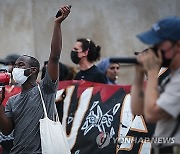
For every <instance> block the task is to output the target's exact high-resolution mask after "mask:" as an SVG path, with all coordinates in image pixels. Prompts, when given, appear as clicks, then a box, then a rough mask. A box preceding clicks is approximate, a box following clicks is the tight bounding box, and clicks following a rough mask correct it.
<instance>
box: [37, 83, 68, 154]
mask: <svg viewBox="0 0 180 154" xmlns="http://www.w3.org/2000/svg"><path fill="white" fill-rule="evenodd" d="M38 89H39V92H40V96H41V100H42V105H43V109H44V118H43V119H40V120H39V121H40V137H41V148H42V154H71V152H70V148H69V145H68V142H67V138H66V135H65V133H64V131H63V128H62V125H61V123H60V121H59V117H58V114H57V109H56V107H55V112H56V113H55V114H56V121H53V120H51V119H49V118H48V116H47V111H46V107H45V104H44V99H43V97H42V93H41V89H40V87H39V85H38ZM54 105H55V104H54Z"/></svg>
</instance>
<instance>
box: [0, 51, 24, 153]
mask: <svg viewBox="0 0 180 154" xmlns="http://www.w3.org/2000/svg"><path fill="white" fill-rule="evenodd" d="M19 57H20V55H18V54H9V55H7V56H6V58H4V59H0V63H1V64H3V66H2V67H1V69H6V70H7V72H9V73H11V80H10V83H9V85H6V86H5V97H4V100H3V102H2V105H3V106H6V103H7V101H8V99H9V98H10V97H11V96H13V95H16V94H18V93H20V92H21V87H20V86H18V85H17V83H16V82H15V81H14V80H13V77H12V70H13V67H14V64H15V62H16V60H17V59H18V58H19ZM0 138H2V140H1V143H0V144H1V146H2V148H3V153H9V152H10V150H11V148H12V146H13V133H11V134H10V135H8V136H5V135H3V134H2V132H0Z"/></svg>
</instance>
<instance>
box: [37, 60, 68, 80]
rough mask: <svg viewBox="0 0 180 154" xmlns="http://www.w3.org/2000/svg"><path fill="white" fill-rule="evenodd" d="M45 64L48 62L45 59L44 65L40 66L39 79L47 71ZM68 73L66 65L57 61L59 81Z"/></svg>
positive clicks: (65, 77)
mask: <svg viewBox="0 0 180 154" xmlns="http://www.w3.org/2000/svg"><path fill="white" fill-rule="evenodd" d="M47 64H48V61H45V62H44V66H43V68H42V73H41V80H42V79H43V78H44V77H45V74H46V71H47ZM68 74H69V70H68V68H67V66H66V65H64V64H63V63H61V62H59V81H64V80H66V79H67V78H68Z"/></svg>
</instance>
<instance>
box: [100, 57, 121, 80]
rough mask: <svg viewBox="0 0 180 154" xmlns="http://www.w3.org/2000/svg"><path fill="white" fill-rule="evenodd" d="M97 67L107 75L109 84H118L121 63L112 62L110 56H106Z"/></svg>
mask: <svg viewBox="0 0 180 154" xmlns="http://www.w3.org/2000/svg"><path fill="white" fill-rule="evenodd" d="M97 67H98V68H99V69H100V70H101V71H102V72H103V73H104V74H105V75H106V77H107V79H108V84H117V79H118V73H119V68H120V64H119V63H111V62H110V61H109V58H105V59H103V60H101V61H100V62H99V63H98V65H97Z"/></svg>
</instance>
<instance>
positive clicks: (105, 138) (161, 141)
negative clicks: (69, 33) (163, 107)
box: [96, 132, 175, 148]
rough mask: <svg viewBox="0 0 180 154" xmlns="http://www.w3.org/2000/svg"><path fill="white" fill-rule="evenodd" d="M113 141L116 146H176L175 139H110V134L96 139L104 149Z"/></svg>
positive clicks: (128, 137)
mask: <svg viewBox="0 0 180 154" xmlns="http://www.w3.org/2000/svg"><path fill="white" fill-rule="evenodd" d="M111 139H112V140H113V142H114V144H117V145H121V144H127V143H128V144H132V143H133V144H134V143H135V144H139V143H151V144H174V143H175V137H133V136H126V137H117V138H115V137H110V134H109V133H108V132H101V133H100V134H99V135H98V136H97V137H96V143H97V145H98V147H99V148H104V147H106V146H108V145H109V144H110V142H111Z"/></svg>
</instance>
